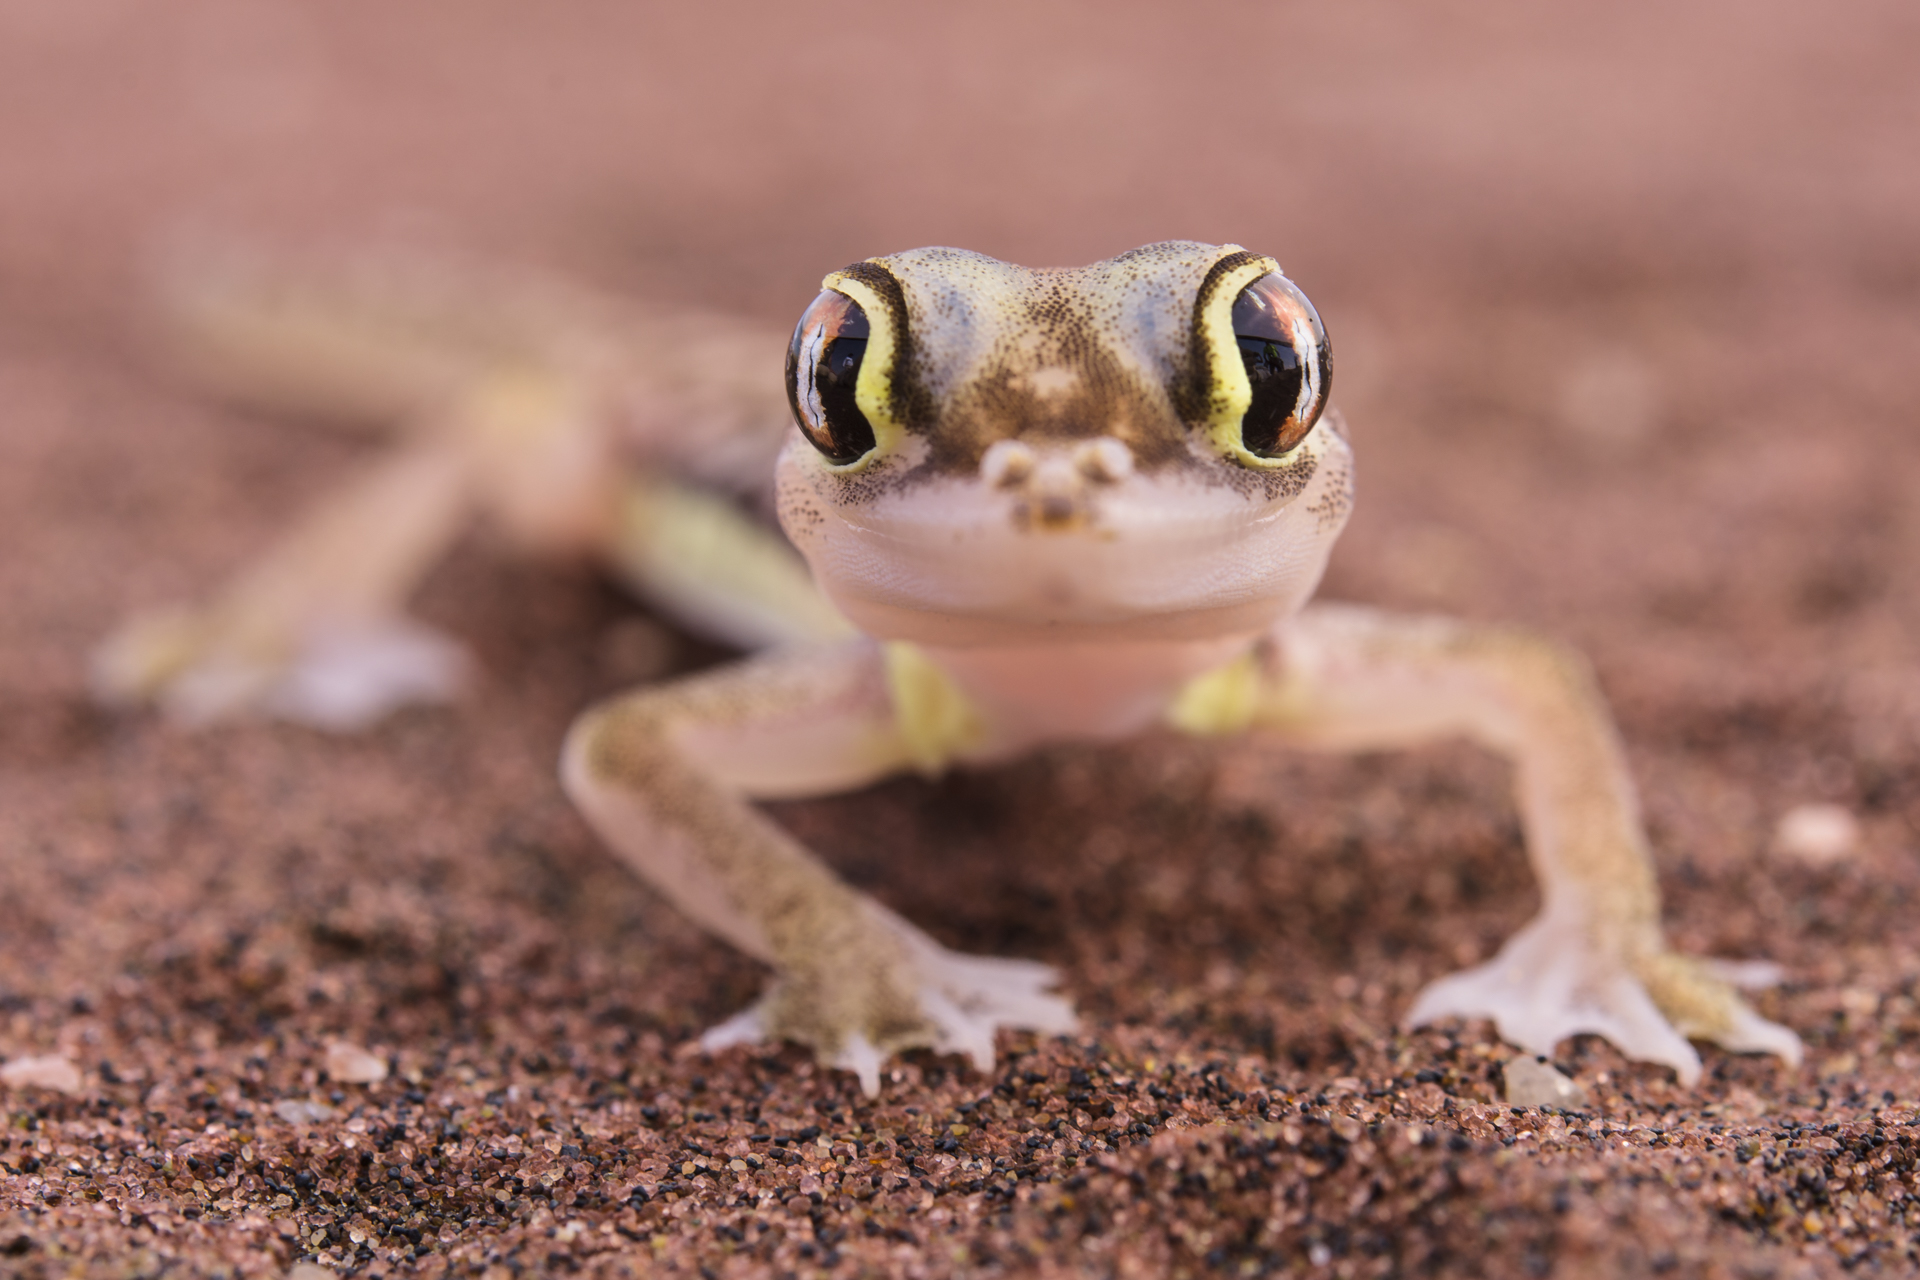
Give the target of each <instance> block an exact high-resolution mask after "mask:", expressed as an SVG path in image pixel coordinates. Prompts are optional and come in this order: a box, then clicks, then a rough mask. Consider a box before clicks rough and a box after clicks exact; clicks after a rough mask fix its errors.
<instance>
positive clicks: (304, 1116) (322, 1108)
mask: <svg viewBox="0 0 1920 1280" xmlns="http://www.w3.org/2000/svg"><path fill="white" fill-rule="evenodd" d="M273 1114H275V1115H277V1116H279V1117H280V1118H281V1119H282V1120H285V1121H286V1122H287V1123H288V1124H318V1123H320V1122H321V1121H322V1120H331V1119H333V1115H334V1112H333V1108H332V1107H330V1106H328V1105H327V1104H326V1103H324V1102H304V1101H302V1100H300V1099H298V1098H288V1099H286V1100H285V1101H282V1102H276V1103H274V1104H273Z"/></svg>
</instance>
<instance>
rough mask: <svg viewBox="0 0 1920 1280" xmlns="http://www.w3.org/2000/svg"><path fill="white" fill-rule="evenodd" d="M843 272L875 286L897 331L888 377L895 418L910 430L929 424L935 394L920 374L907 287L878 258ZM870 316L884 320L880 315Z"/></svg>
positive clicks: (876, 322) (879, 320)
mask: <svg viewBox="0 0 1920 1280" xmlns="http://www.w3.org/2000/svg"><path fill="white" fill-rule="evenodd" d="M840 274H842V275H844V276H846V277H847V278H848V279H850V280H858V281H859V282H860V283H861V284H864V285H866V286H867V288H869V289H871V290H873V291H874V293H875V294H877V295H879V298H880V301H881V303H882V304H884V306H885V308H886V312H887V315H886V320H885V323H886V324H887V326H888V328H889V329H890V330H891V331H892V333H893V368H892V370H891V371H890V372H891V376H890V377H889V378H888V380H887V381H888V385H889V390H890V391H891V393H892V400H893V403H892V404H890V405H888V406H887V408H888V411H889V412H890V414H891V416H892V417H893V420H894V421H895V422H898V423H900V424H902V425H903V426H905V427H906V428H907V429H908V430H917V429H921V428H923V427H925V426H927V425H929V424H930V423H931V422H932V419H933V417H934V404H933V397H932V396H931V395H929V394H928V393H927V391H926V390H925V386H924V383H923V382H922V380H921V378H920V376H919V360H918V354H919V353H918V348H917V344H916V343H915V342H914V340H913V328H912V326H911V325H910V324H909V323H908V315H907V294H906V290H905V289H903V288H901V286H900V281H899V280H898V279H897V278H895V276H894V274H893V272H892V271H890V270H888V269H887V268H886V267H885V266H882V265H881V264H880V263H878V262H856V263H854V264H853V265H852V266H850V267H848V268H846V269H845V270H844V271H842V272H841V273H840ZM869 319H871V320H872V322H873V323H875V324H880V323H882V321H881V319H880V317H878V316H873V317H869Z"/></svg>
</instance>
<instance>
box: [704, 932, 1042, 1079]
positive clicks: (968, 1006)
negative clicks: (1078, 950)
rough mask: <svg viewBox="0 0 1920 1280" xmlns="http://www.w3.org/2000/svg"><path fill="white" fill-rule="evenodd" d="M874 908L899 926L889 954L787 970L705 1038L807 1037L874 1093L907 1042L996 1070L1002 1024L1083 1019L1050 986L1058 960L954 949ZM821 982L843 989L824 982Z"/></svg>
mask: <svg viewBox="0 0 1920 1280" xmlns="http://www.w3.org/2000/svg"><path fill="white" fill-rule="evenodd" d="M867 905H868V906H869V907H872V904H871V903H869V904H867ZM873 910H874V911H875V913H876V914H878V915H879V917H880V922H881V923H882V924H883V925H884V926H885V931H886V933H887V934H890V935H891V937H890V938H888V939H887V941H888V942H890V943H891V944H892V945H890V946H886V947H884V948H879V949H876V950H878V951H879V952H880V955H878V956H876V955H874V954H873V952H871V951H870V952H868V959H867V960H866V961H865V962H864V963H860V962H856V963H853V964H835V965H832V966H827V967H813V968H810V970H809V972H807V973H805V974H787V975H783V976H782V977H780V978H778V979H776V980H775V982H774V984H773V986H772V987H771V988H769V989H768V991H767V993H766V994H765V995H763V996H762V997H761V998H760V999H759V1000H758V1001H756V1002H755V1003H754V1004H753V1005H752V1006H750V1007H749V1008H747V1009H745V1010H743V1011H741V1012H740V1013H738V1014H735V1015H734V1016H733V1017H731V1018H729V1019H727V1020H726V1021H725V1022H722V1023H720V1024H719V1025H718V1026H716V1027H714V1028H712V1029H711V1030H709V1031H708V1032H707V1033H706V1034H705V1035H703V1036H702V1037H701V1038H700V1047H701V1048H702V1049H704V1050H706V1051H708V1052H710V1053H711V1052H718V1051H719V1050H722V1049H726V1048H730V1047H732V1046H734V1045H739V1044H762V1043H765V1042H767V1041H769V1040H779V1039H791V1040H798V1041H800V1042H802V1043H804V1044H808V1045H811V1046H812V1047H813V1049H814V1053H815V1055H816V1056H817V1057H818V1059H819V1061H820V1062H822V1063H823V1064H825V1065H827V1066H831V1067H839V1068H842V1069H844V1070H847V1071H851V1072H853V1073H854V1074H855V1075H856V1076H858V1077H859V1079H860V1088H861V1090H862V1091H863V1092H865V1094H866V1095H867V1096H868V1097H870V1098H871V1097H874V1096H876V1095H877V1094H878V1093H879V1092H880V1068H881V1066H882V1065H883V1064H884V1063H885V1062H886V1060H887V1058H889V1057H890V1056H892V1055H893V1054H895V1053H898V1052H900V1051H902V1050H905V1049H917V1048H930V1049H933V1050H934V1051H935V1052H938V1053H959V1054H964V1055H965V1056H966V1057H967V1059H968V1060H969V1061H971V1062H972V1063H973V1065H974V1066H975V1067H977V1068H979V1069H980V1070H981V1071H983V1072H990V1071H992V1070H993V1062H994V1046H993V1037H994V1033H995V1032H997V1031H998V1030H1000V1029H1001V1028H1002V1027H1005V1028H1007V1029H1009V1030H1021V1031H1034V1032H1038V1033H1040V1034H1042V1035H1061V1034H1065V1033H1067V1032H1071V1031H1072V1030H1074V1028H1075V1027H1076V1026H1077V1025H1078V1020H1077V1019H1076V1018H1075V1016H1074V1012H1073V1005H1072V1003H1071V1002H1070V1001H1068V1000H1067V999H1066V998H1065V997H1062V996H1059V995H1054V994H1052V993H1051V991H1050V988H1053V987H1055V986H1057V985H1058V983H1059V974H1058V973H1057V972H1056V971H1055V970H1054V968H1053V967H1052V966H1051V965H1046V964H1041V963H1039V962H1037V961H1033V960H1006V959H999V958H996V957H991V956H970V955H962V954H960V953H959V952H955V951H949V950H947V949H946V948H945V947H942V946H941V945H940V944H939V943H937V942H935V941H934V940H933V939H931V938H929V937H927V935H926V934H924V933H922V932H920V930H918V929H916V928H914V927H913V926H912V925H910V924H908V923H907V922H906V921H904V920H902V919H900V918H899V917H898V916H895V915H894V914H893V913H891V912H888V911H885V910H884V909H880V908H877V907H874V908H873ZM822 983H829V984H831V985H833V986H834V987H837V988H839V989H838V990H830V991H821V990H820V989H819V988H820V986H821V984H822Z"/></svg>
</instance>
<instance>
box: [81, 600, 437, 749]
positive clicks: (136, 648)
mask: <svg viewBox="0 0 1920 1280" xmlns="http://www.w3.org/2000/svg"><path fill="white" fill-rule="evenodd" d="M471 669H472V662H471V660H470V659H469V658H468V656H467V653H466V650H465V649H464V648H463V647H462V646H461V645H460V644H458V643H457V642H455V641H453V640H450V639H448V638H447V637H445V636H443V635H441V634H440V633H439V632H436V631H434V630H432V629H431V628H428V627H426V626H423V625H421V624H419V623H417V622H413V621H411V620H409V619H406V618H401V617H386V618H375V619H362V620H355V621H353V622H350V623H341V624H336V625H326V626H315V627H312V628H310V629H308V630H307V631H306V632H305V633H304V634H301V635H298V636H295V637H291V638H284V639H278V640H276V641H275V642H272V643H260V642H256V643H247V642H246V641H245V640H244V639H240V638H236V637H232V636H229V635H226V634H224V633H223V629H222V628H221V626H220V624H219V622H218V620H217V619H215V618H211V617H209V616H207V615H204V614H195V613H191V612H178V613H167V614H159V615H154V616H150V617H147V618H142V619H138V620H136V621H134V622H133V623H131V624H129V625H128V626H126V627H124V628H122V629H121V630H120V632H119V633H118V634H116V635H114V636H113V637H112V638H111V639H109V640H108V641H107V642H106V643H105V644H103V645H101V646H100V648H99V649H98V650H97V651H96V652H95V654H94V660H93V682H94V689H95V692H96V694H97V696H99V697H100V698H101V700H102V701H106V702H117V703H126V702H136V701H149V700H150V701H153V702H155V703H157V704H159V706H160V707H161V708H162V709H163V710H164V711H166V713H167V714H168V715H170V716H171V717H173V718H174V719H175V720H177V721H179V722H181V723H183V724H188V725H201V724H207V723H210V722H212V721H216V720H227V719H234V718H237V717H241V716H248V715H258V716H267V717H270V718H273V719H277V720H287V721H291V722H293V723H296V724H304V725H308V726H311V727H313V728H318V729H325V730H329V731H331V732H335V733H353V732H358V731H359V730H362V729H365V728H367V727H369V726H371V725H372V724H374V723H375V722H376V721H378V720H379V719H380V718H381V717H383V716H385V715H386V714H387V713H388V712H390V711H393V710H395V709H397V708H399V707H402V706H408V705H412V704H416V703H439V702H448V701H451V700H452V699H453V698H455V697H456V696H457V695H458V694H459V693H460V691H461V690H462V688H464V687H465V685H466V683H467V680H468V678H469V675H470V673H471Z"/></svg>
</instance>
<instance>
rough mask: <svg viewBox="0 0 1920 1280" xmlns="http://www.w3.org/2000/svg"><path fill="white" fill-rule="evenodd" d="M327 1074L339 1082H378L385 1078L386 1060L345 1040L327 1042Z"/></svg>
mask: <svg viewBox="0 0 1920 1280" xmlns="http://www.w3.org/2000/svg"><path fill="white" fill-rule="evenodd" d="M327 1074H328V1075H329V1076H332V1077H333V1079H334V1080H335V1081H336V1082H337V1083H340V1084H379V1083H380V1082H381V1081H382V1080H385V1079H386V1078H387V1060H386V1059H385V1058H377V1057H375V1056H374V1055H373V1054H371V1053H368V1052H367V1051H366V1050H365V1049H362V1048H361V1047H360V1046H359V1045H357V1044H349V1043H348V1042H347V1041H345V1040H331V1041H329V1042H328V1043H327Z"/></svg>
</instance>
